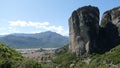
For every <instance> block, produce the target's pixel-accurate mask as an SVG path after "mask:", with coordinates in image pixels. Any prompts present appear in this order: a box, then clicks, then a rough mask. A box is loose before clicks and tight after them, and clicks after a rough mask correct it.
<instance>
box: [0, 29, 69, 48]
mask: <svg viewBox="0 0 120 68" xmlns="http://www.w3.org/2000/svg"><path fill="white" fill-rule="evenodd" d="M0 41H3V42H5V43H6V44H7V45H9V46H10V47H13V48H37V47H49V48H51V47H53V48H55V47H62V46H63V45H65V44H68V37H65V36H62V35H60V34H57V33H55V32H51V31H47V32H42V33H36V34H10V35H7V36H3V37H0Z"/></svg>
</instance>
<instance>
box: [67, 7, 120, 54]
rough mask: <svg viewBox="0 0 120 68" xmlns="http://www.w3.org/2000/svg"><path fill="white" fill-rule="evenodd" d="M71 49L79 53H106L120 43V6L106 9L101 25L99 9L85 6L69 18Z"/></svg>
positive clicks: (72, 51)
mask: <svg viewBox="0 0 120 68" xmlns="http://www.w3.org/2000/svg"><path fill="white" fill-rule="evenodd" d="M69 35H70V44H69V51H70V52H71V53H76V54H77V55H84V54H86V53H104V52H105V51H108V50H110V49H111V48H113V47H115V46H116V45H118V44H120V7H117V8H114V9H112V10H109V11H106V12H105V13H104V14H103V17H102V21H101V24H100V26H99V9H98V8H97V7H94V6H85V7H82V8H79V9H77V10H75V11H73V13H72V15H71V17H70V18H69Z"/></svg>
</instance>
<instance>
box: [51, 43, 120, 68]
mask: <svg viewBox="0 0 120 68" xmlns="http://www.w3.org/2000/svg"><path fill="white" fill-rule="evenodd" d="M65 49H68V48H67V46H65V47H63V48H61V49H60V50H61V51H60V50H56V51H57V53H56V54H57V55H58V51H59V55H58V56H57V58H55V59H53V62H54V63H55V64H56V65H59V68H69V67H70V66H72V67H71V68H73V67H74V68H119V67H120V59H119V58H120V45H119V46H116V47H115V48H113V49H111V50H110V51H108V52H106V53H104V54H91V55H84V56H82V57H80V56H76V55H75V54H70V53H68V51H66V50H65Z"/></svg>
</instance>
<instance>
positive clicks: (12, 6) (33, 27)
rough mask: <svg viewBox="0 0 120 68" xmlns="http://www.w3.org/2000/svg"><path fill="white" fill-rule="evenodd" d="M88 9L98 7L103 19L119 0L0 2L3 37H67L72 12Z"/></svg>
mask: <svg viewBox="0 0 120 68" xmlns="http://www.w3.org/2000/svg"><path fill="white" fill-rule="evenodd" d="M87 5H92V6H96V7H98V8H99V10H100V17H101V16H102V14H103V13H104V12H105V11H107V10H110V9H112V8H114V7H117V6H120V0H0V35H6V34H11V33H27V34H28V33H40V32H45V31H53V32H56V33H59V34H61V35H64V36H68V35H69V26H68V19H69V17H70V16H71V14H72V12H73V11H74V10H76V9H78V8H80V7H83V6H87Z"/></svg>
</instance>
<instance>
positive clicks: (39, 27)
mask: <svg viewBox="0 0 120 68" xmlns="http://www.w3.org/2000/svg"><path fill="white" fill-rule="evenodd" d="M8 23H9V26H10V27H19V28H21V29H22V27H24V28H36V30H34V31H31V32H32V33H35V32H36V33H37V31H43V30H44V31H53V32H57V33H59V34H61V35H67V36H68V30H65V29H64V28H63V27H62V26H55V25H51V24H50V23H49V22H32V21H28V22H27V21H21V20H17V21H9V22H8ZM11 30H12V29H11ZM12 31H18V30H15V29H14V30H12Z"/></svg>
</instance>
